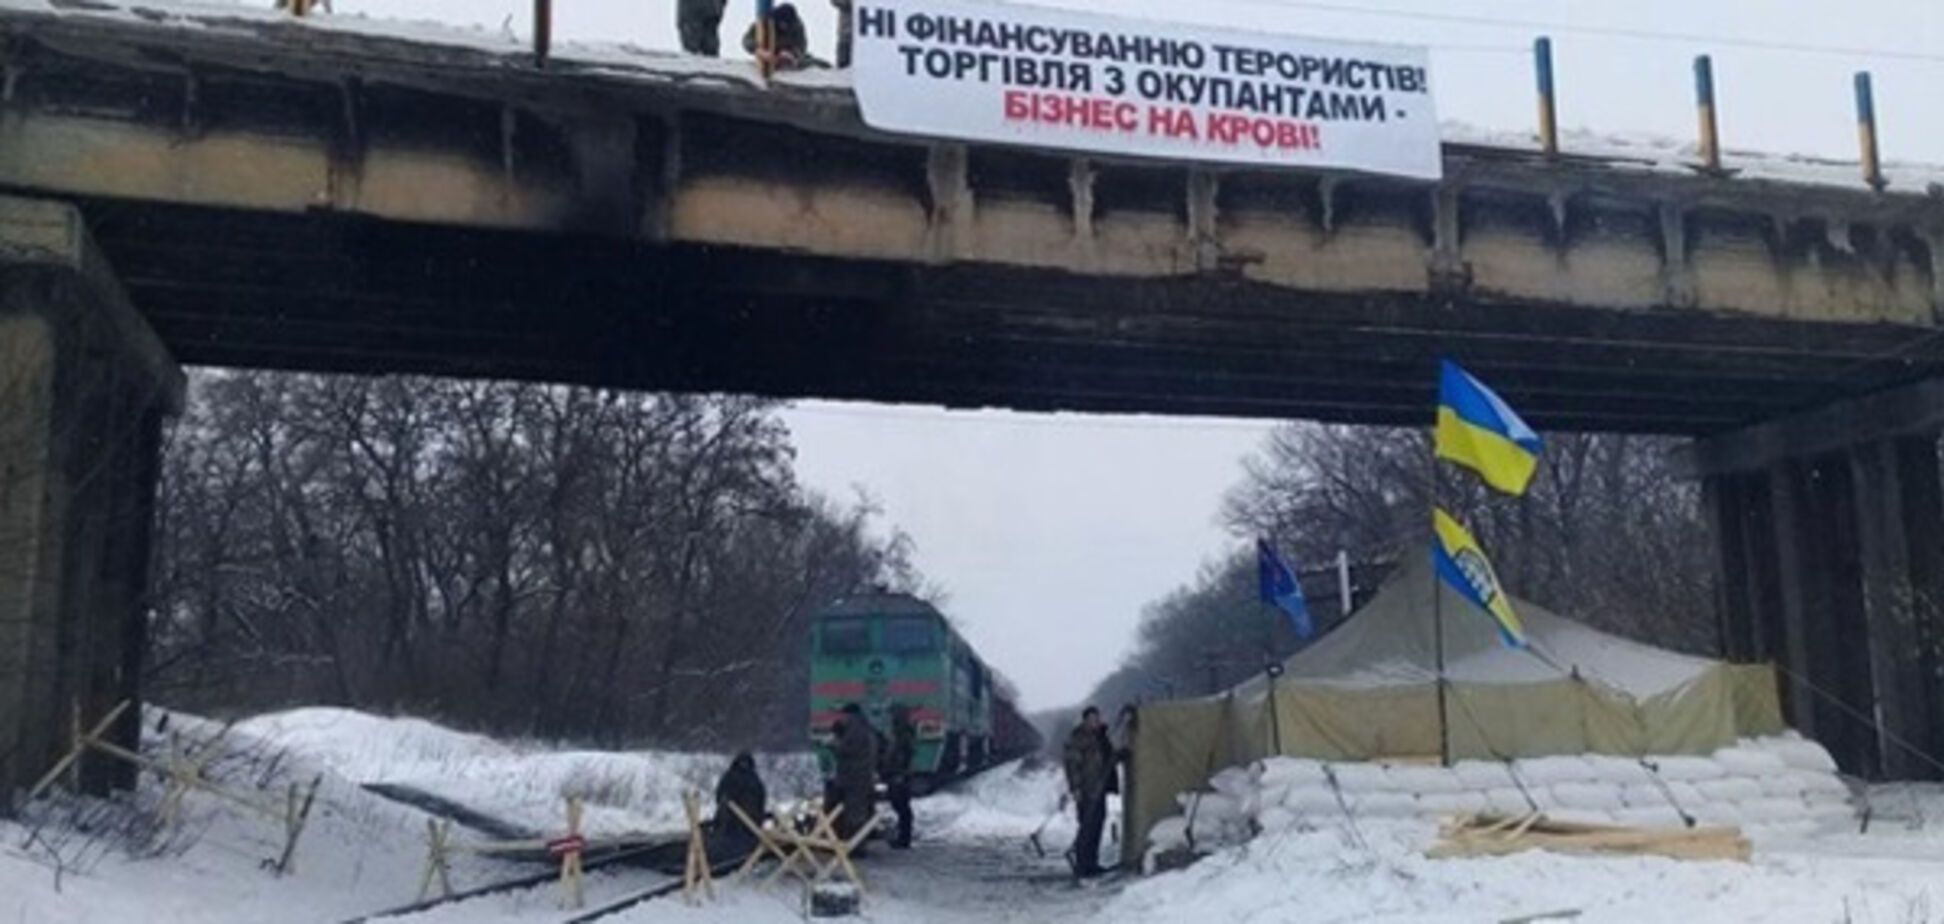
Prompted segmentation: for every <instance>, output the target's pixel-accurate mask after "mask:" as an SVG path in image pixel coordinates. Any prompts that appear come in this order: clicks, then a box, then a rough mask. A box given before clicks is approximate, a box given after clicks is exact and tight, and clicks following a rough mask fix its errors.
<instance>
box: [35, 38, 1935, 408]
mask: <svg viewBox="0 0 1944 924" xmlns="http://www.w3.org/2000/svg"><path fill="white" fill-rule="evenodd" d="M0 63H4V68H5V88H4V93H3V94H0V188H5V189H7V190H10V191H14V192H19V193H25V194H29V195H41V196H50V197H58V198H64V199H70V200H73V201H77V202H79V203H80V204H81V205H82V207H83V209H84V211H85V212H86V214H87V215H88V217H89V219H90V221H91V224H92V227H93V230H94V232H95V234H96V236H97V237H98V239H99V241H100V243H101V246H102V248H103V250H104V251H105V252H106V253H107V254H108V256H109V259H110V261H111V262H112V263H113V264H114V265H115V267H116V269H117V271H118V272H119V273H120V275H121V276H122V278H123V280H124V282H125V284H126V286H127V287H128V289H129V291H130V294H131V297H132V298H133V300H134V302H135V304H136V305H137V306H138V307H139V308H140V309H141V310H143V311H144V312H145V313H146V314H147V315H148V316H149V318H150V319H151V320H152V321H153V323H154V324H155V326H156V327H157V329H158V330H159V331H160V332H161V333H162V335H163V337H164V339H165V340H166V341H167V343H168V345H169V346H170V347H171V348H172V349H173V350H174V351H175V352H176V353H177V354H178V356H180V357H181V358H182V359H183V360H184V361H186V362H191V363H209V364H221V365H238V366H266V367H278V368H293V369H315V370H331V371H356V372H387V371H417V372H433V373H444V374H457V375H489V376H500V377H513V378H532V379H541V380H550V381H572V382H584V383H589V384H600V385H614V386H625V387H642V388H674V389H710V390H718V389H719V390H734V391H744V392H752V393H759V394H769V395H778V396H790V397H794V396H821V397H836V398H861V399H872V400H884V401H918V402H929V403H939V404H946V405H959V406H979V405H1001V406H1008V407H1015V408H1021V409H1037V410H1053V409H1067V410H1090V411H1142V412H1160V413H1208V414H1235V415H1250V416H1269V417H1306V418H1318V419H1327V420H1344V421H1358V422H1376V423H1405V422H1422V421H1423V420H1425V419H1426V417H1427V411H1428V397H1429V394H1430V387H1431V386H1430V379H1431V376H1430V373H1429V369H1430V363H1431V360H1432V359H1433V358H1435V357H1436V356H1438V355H1445V354H1448V355H1452V356H1455V357H1458V358H1461V359H1463V360H1465V361H1466V362H1468V363H1469V364H1471V365H1473V366H1475V367H1477V368H1479V369H1481V370H1482V371H1483V372H1484V373H1486V374H1487V375H1489V376H1490V377H1491V378H1492V379H1493V380H1494V382H1495V383H1498V384H1500V385H1501V386H1502V387H1503V389H1504V390H1505V391H1506V392H1508V394H1509V396H1510V397H1511V398H1512V399H1513V400H1514V401H1516V402H1517V403H1518V404H1519V405H1520V406H1521V407H1522V408H1524V409H1526V410H1528V411H1529V412H1530V416H1532V417H1533V418H1534V419H1535V422H1536V423H1538V424H1540V425H1541V426H1547V427H1569V428H1590V429H1614V430H1643V431H1662V432H1708V431H1714V430H1719V429H1722V428H1725V427H1729V426H1731V425H1735V424H1738V423H1743V422H1747V421H1751V420H1760V419H1764V418H1767V417H1772V416H1775V415H1776V414H1779V413H1782V412H1786V411H1789V410H1793V409H1797V408H1803V407H1809V406H1813V405H1816V404H1819V403H1823V402H1825V401H1827V400H1829V399H1830V398H1832V397H1836V396H1841V395H1847V394H1854V393H1862V392H1868V391H1873V390H1877V389H1880V388H1883V387H1886V386H1888V385H1893V384H1898V383H1902V382H1906V381H1911V380H1915V379H1919V378H1924V377H1927V376H1931V375H1934V374H1936V373H1937V372H1939V371H1940V370H1944V338H1940V337H1939V336H1938V328H1937V317H1938V309H1939V306H1940V305H1944V295H1940V293H1944V281H1940V273H1939V272H1938V270H1937V266H1938V257H1937V245H1938V243H1939V242H1944V195H1940V194H1939V193H1938V192H1936V191H1934V190H1930V189H1926V188H1925V187H1926V184H1929V183H1931V182H1934V181H1935V180H1936V179H1938V178H1940V177H1944V172H1940V171H1936V170H1933V169H1931V168H1922V167H1908V168H1897V169H1895V170H1893V175H1892V179H1893V187H1892V191H1891V192H1889V193H1887V194H1876V193H1872V192H1870V191H1868V190H1867V189H1864V188H1862V186H1861V184H1860V182H1858V181H1855V180H1853V179H1851V178H1850V177H1851V176H1853V169H1854V168H1853V166H1849V165H1836V164H1815V163H1803V162H1799V161H1788V160H1780V159H1760V158H1744V159H1741V160H1738V161H1736V162H1735V163H1734V166H1736V167H1737V168H1738V169H1739V171H1740V172H1739V173H1738V174H1737V175H1735V176H1729V177H1714V176H1703V175H1699V174H1696V173H1694V172H1692V171H1689V170H1687V169H1685V168H1682V167H1680V166H1679V165H1678V164H1675V163H1673V162H1671V161H1670V160H1669V159H1668V158H1666V157H1665V156H1663V155H1661V154H1660V153H1658V152H1653V151H1646V152H1643V156H1637V157H1636V156H1632V152H1630V151H1621V152H1619V153H1620V154H1623V155H1625V156H1602V157H1583V156H1582V157H1570V158H1564V159H1561V160H1557V161H1547V160H1545V159H1543V158H1541V157H1539V156H1538V155H1537V154H1535V153H1533V152H1531V151H1526V150H1518V149H1511V148H1503V147H1493V146H1485V145H1473V144H1451V145H1448V146H1447V152H1446V155H1447V158H1446V159H1447V166H1446V175H1447V176H1446V180H1445V181H1444V182H1443V183H1441V184H1437V185H1435V186H1426V185H1423V184H1415V183H1408V182H1403V181H1396V180H1386V179H1381V178H1372V177H1360V176H1349V175H1339V174H1307V173H1297V172H1274V171H1260V170H1255V171H1252V170H1231V169H1222V170H1212V169H1203V168H1197V167H1195V166H1192V165H1182V164H1167V163H1154V162H1141V161H1131V160H1116V159H1081V158H1075V157H1073V156H1071V155H1065V154H1059V153H1053V152H1046V151H1035V150H1030V149H1022V148H1001V147H992V148H987V147H974V148H971V149H968V148H966V147H964V146H960V145H951V144H939V143H929V142H926V141H924V140H921V139H910V138H895V137H890V136H886V135H883V134H881V133H878V132H874V131H872V130H870V129H868V128H867V127H865V126H863V125H862V124H861V122H860V121H859V119H858V116H857V113H856V109H855V105H854V102H853V101H852V97H851V95H850V92H849V89H848V87H847V85H846V78H845V75H843V74H840V73H835V72H824V73H814V74H807V75H798V76H794V77H792V78H789V79H787V80H785V81H782V82H780V83H779V84H777V85H775V86H770V87H763V86H760V85H759V84H758V83H757V82H756V81H754V80H753V79H752V77H751V76H750V74H749V72H748V69H747V65H745V64H740V63H736V62H714V61H707V62H705V61H696V60H694V59H689V58H684V57H681V56H675V55H664V54H656V53H652V52H641V51H633V50H626V49H563V50H562V51H561V54H560V56H559V57H558V58H556V59H555V60H553V61H551V62H550V63H549V65H548V66H547V67H546V68H544V69H543V68H537V67H535V66H533V64H532V63H531V61H530V60H529V59H528V58H527V57H526V56H525V55H524V53H523V52H522V51H521V50H520V49H519V48H518V47H517V46H516V45H514V44H513V43H511V42H510V41H507V40H503V39H501V38H499V37H496V36H486V35H480V34H472V33H461V32H453V31H452V30H439V29H433V28H421V27H399V26H395V25H392V24H385V23H378V22H372V21H366V20H358V19H352V18H348V17H347V18H337V19H333V18H323V19H318V20H312V21H304V22H299V21H294V20H291V19H287V18H283V17H281V16H279V15H278V14H275V13H272V12H270V11H267V10H264V11H256V10H245V9H240V8H232V7H184V6H175V5H171V4H166V3H146V4H136V3H129V4H127V5H122V4H119V3H113V2H104V0H0ZM1607 153H1609V154H1611V153H1613V152H1612V151H1608V152H1607Z"/></svg>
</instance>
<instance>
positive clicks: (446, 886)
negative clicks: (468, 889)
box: [418, 818, 452, 901]
mask: <svg viewBox="0 0 1944 924" xmlns="http://www.w3.org/2000/svg"><path fill="white" fill-rule="evenodd" d="M451 837H452V822H451V821H444V820H440V819H435V818H427V819H426V820H425V839H426V844H427V847H426V854H425V872H424V873H423V874H421V875H420V876H419V890H418V900H419V901H425V895H426V893H427V892H430V891H431V890H432V876H433V875H434V874H435V873H436V874H437V875H438V877H439V895H440V897H442V898H451V897H452V864H451V861H450V859H449V857H448V851H449V850H450V849H451V848H450V846H449V845H450V842H451Z"/></svg>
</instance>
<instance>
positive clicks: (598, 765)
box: [236, 707, 817, 836]
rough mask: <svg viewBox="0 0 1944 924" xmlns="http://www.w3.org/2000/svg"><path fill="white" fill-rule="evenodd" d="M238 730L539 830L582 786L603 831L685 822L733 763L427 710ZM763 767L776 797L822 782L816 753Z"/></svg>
mask: <svg viewBox="0 0 1944 924" xmlns="http://www.w3.org/2000/svg"><path fill="white" fill-rule="evenodd" d="M236 732H237V733H238V734H242V735H246V736H250V737H253V738H258V739H261V740H264V741H268V742H273V743H274V744H275V745H276V746H277V747H279V748H282V749H285V750H287V751H288V752H289V753H291V754H292V755H295V756H297V757H300V758H302V759H303V760H305V761H306V762H308V763H310V764H312V765H314V766H317V767H319V768H321V769H325V770H328V771H329V772H331V773H332V774H334V775H336V776H338V777H342V778H343V779H345V780H348V781H351V782H354V783H359V784H363V783H391V784H398V785H405V786H410V787H412V788H414V789H419V790H423V791H425V792H429V793H432V794H434V795H437V796H440V797H442V798H445V799H449V800H452V801H454V802H458V803H460V804H461V805H466V806H468V807H472V808H480V807H483V806H492V807H493V809H492V812H491V814H494V815H495V816H496V817H500V818H501V819H502V820H505V821H508V822H512V823H514V824H517V825H520V826H523V827H527V828H532V829H534V830H538V831H547V830H552V829H556V828H559V827H561V825H562V824H563V821H564V811H565V810H564V807H563V806H564V803H565V800H566V798H567V797H568V796H570V795H578V796H580V797H581V798H582V799H583V800H584V801H585V802H586V804H587V815H586V830H587V832H588V833H589V834H590V835H594V836H602V835H615V834H623V833H650V834H665V833H671V832H676V831H680V830H682V829H683V828H685V827H686V825H687V820H686V818H685V817H684V815H683V810H682V802H681V794H682V792H683V791H684V790H687V789H695V790H698V791H700V792H703V793H709V792H712V791H713V790H714V787H715V781H716V778H717V777H718V776H720V775H721V773H722V771H723V770H724V769H726V768H727V767H728V763H729V760H728V757H727V756H725V755H719V754H692V753H681V752H663V751H582V750H553V749H550V748H548V747H547V746H545V745H543V744H539V743H534V742H504V741H499V740H495V739H492V738H488V737H485V736H483V735H475V734H469V733H466V732H460V731H455V730H453V729H449V728H445V727H443V726H440V725H437V724H435V723H432V722H427V721H425V720H423V719H415V718H406V717H398V718H392V717H386V716H377V715H371V714H369V713H363V712H357V711H354V710H350V709H334V708H322V707H315V708H304V709H293V710H290V711H288V712H279V713H272V714H269V715H263V716H258V717H256V718H253V719H249V720H246V721H244V722H240V723H238V724H237V726H236ZM758 769H759V771H760V772H761V773H762V776H763V780H764V782H765V783H766V784H767V785H768V786H769V788H770V792H771V797H772V798H773V799H774V798H800V797H805V796H809V795H811V794H812V793H814V792H816V791H817V782H816V780H817V773H816V767H815V761H814V758H812V757H811V756H810V755H807V754H800V755H759V758H758Z"/></svg>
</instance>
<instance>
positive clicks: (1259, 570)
mask: <svg viewBox="0 0 1944 924" xmlns="http://www.w3.org/2000/svg"><path fill="white" fill-rule="evenodd" d="M1256 587H1257V592H1258V593H1259V594H1260V595H1261V597H1262V602H1264V603H1267V604H1269V605H1270V606H1273V607H1275V608H1276V609H1279V610H1282V611H1283V612H1284V613H1286V614H1288V616H1289V624H1290V625H1291V626H1292V627H1294V628H1295V630H1296V637H1297V638H1309V637H1310V634H1311V633H1312V632H1314V631H1315V628H1316V627H1315V624H1314V623H1312V622H1311V621H1310V612H1309V602H1308V601H1307V600H1304V599H1303V585H1302V584H1300V583H1298V582H1297V580H1296V572H1294V571H1291V570H1290V568H1289V565H1287V564H1285V563H1284V562H1283V560H1282V556H1280V555H1277V554H1276V547H1275V546H1273V545H1271V544H1269V540H1267V539H1257V540H1256Z"/></svg>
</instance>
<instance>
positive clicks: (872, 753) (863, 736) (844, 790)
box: [836, 703, 878, 856]
mask: <svg viewBox="0 0 1944 924" xmlns="http://www.w3.org/2000/svg"><path fill="white" fill-rule="evenodd" d="M836 751H837V796H838V799H839V800H840V801H841V802H842V804H843V813H842V814H840V815H838V816H837V836H838V837H841V838H844V839H845V840H849V839H850V838H851V836H852V835H854V834H856V833H857V832H858V831H861V830H863V828H864V825H865V824H867V823H869V822H870V820H871V815H872V814H873V813H875V812H876V810H877V763H878V746H877V732H876V730H875V729H873V728H871V722H870V720H869V719H866V718H865V717H864V710H863V708H861V707H859V706H858V705H857V704H856V703H851V704H850V705H848V706H845V707H844V718H843V721H842V723H841V724H840V725H839V727H838V729H837V747H836ZM859 846H860V849H859V850H857V851H853V852H852V854H851V855H852V856H858V855H859V854H861V853H862V852H863V851H862V849H861V848H862V845H859Z"/></svg>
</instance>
